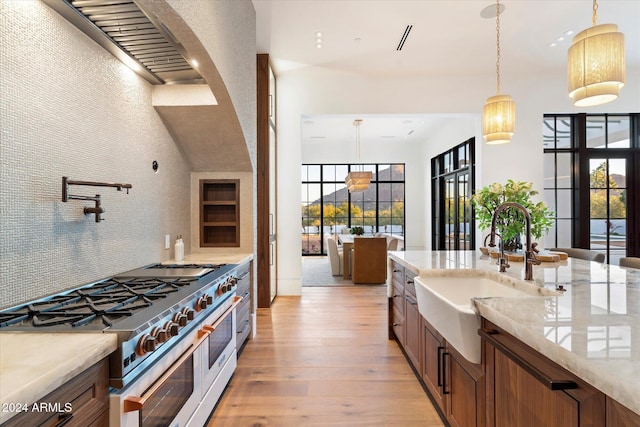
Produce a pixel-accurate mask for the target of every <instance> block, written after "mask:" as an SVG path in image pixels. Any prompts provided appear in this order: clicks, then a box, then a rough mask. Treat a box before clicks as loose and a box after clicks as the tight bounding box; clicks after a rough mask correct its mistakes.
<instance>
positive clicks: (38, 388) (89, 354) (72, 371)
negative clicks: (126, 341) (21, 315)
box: [0, 332, 117, 423]
mask: <svg viewBox="0 0 640 427" xmlns="http://www.w3.org/2000/svg"><path fill="white" fill-rule="evenodd" d="M27 335H28V336H29V339H24V338H25V336H27ZM116 346H117V337H116V335H115V334H102V333H86V334H85V333H33V332H29V333H20V332H1V333H0V405H1V406H0V408H2V410H0V423H3V422H5V421H6V420H8V419H10V418H12V417H13V416H14V415H16V413H15V412H10V411H9V410H12V406H13V405H12V404H28V405H30V404H33V403H35V402H37V401H38V399H41V398H42V397H44V396H46V395H47V394H49V393H50V392H52V391H53V390H55V389H56V388H58V387H60V386H61V385H63V384H64V383H66V382H68V381H69V380H71V379H72V378H74V377H75V376H76V375H78V374H80V373H82V372H83V371H84V370H85V369H87V368H89V367H90V366H92V365H93V364H95V363H97V362H98V361H100V360H102V359H103V358H105V357H107V356H108V355H109V354H110V353H112V352H113V351H115V349H116ZM52 403H54V402H52ZM62 404H64V402H62ZM5 410H6V411H5Z"/></svg>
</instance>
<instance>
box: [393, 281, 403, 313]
mask: <svg viewBox="0 0 640 427" xmlns="http://www.w3.org/2000/svg"><path fill="white" fill-rule="evenodd" d="M391 299H392V300H393V308H394V310H398V311H400V313H404V291H403V290H402V288H398V287H397V286H394V287H393V293H392V294H391Z"/></svg>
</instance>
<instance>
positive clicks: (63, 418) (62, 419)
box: [54, 412, 73, 427]
mask: <svg viewBox="0 0 640 427" xmlns="http://www.w3.org/2000/svg"><path fill="white" fill-rule="evenodd" d="M72 418H73V412H68V413H67V412H60V413H59V414H58V422H57V423H56V424H55V426H54V427H62V426H63V425H66V424H67V423H68V422H69V421H71V419H72Z"/></svg>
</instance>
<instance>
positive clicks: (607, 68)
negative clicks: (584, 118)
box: [567, 12, 625, 107]
mask: <svg viewBox="0 0 640 427" xmlns="http://www.w3.org/2000/svg"><path fill="white" fill-rule="evenodd" d="M594 14H595V12H594ZM594 23H595V17H594ZM624 56H625V54H624V35H623V34H622V33H620V32H618V26H617V25H615V24H602V25H595V24H594V26H593V27H591V28H587V29H586V30H584V31H582V32H580V33H578V34H576V36H575V37H574V38H573V44H572V45H571V47H570V48H569V52H568V66H567V74H568V82H569V97H571V99H573V105H575V106H576V107H591V106H594V105H601V104H605V103H607V102H611V101H613V100H615V99H616V98H617V97H618V95H619V94H620V89H621V88H622V87H623V86H624V82H625V58H624Z"/></svg>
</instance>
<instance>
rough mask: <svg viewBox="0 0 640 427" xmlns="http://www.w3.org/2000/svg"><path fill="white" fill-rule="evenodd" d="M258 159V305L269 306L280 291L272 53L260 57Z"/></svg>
mask: <svg viewBox="0 0 640 427" xmlns="http://www.w3.org/2000/svg"><path fill="white" fill-rule="evenodd" d="M256 80H257V117H256V118H257V124H258V126H257V135H256V136H257V147H256V151H257V153H256V154H257V156H256V157H257V159H256V170H257V174H256V188H257V194H256V209H257V215H258V217H257V223H256V232H257V236H256V240H257V248H256V256H257V262H258V264H257V269H258V270H257V274H258V290H257V300H258V301H257V302H258V307H260V308H268V307H270V306H271V303H272V301H273V300H274V298H275V297H276V295H277V293H278V290H277V280H276V279H277V277H276V276H277V265H278V264H277V255H278V251H277V230H276V227H277V209H276V199H277V182H276V167H277V141H276V137H277V127H276V125H277V122H276V77H275V75H274V73H273V69H272V68H271V65H270V64H269V55H268V54H258V55H257V58H256Z"/></svg>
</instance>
